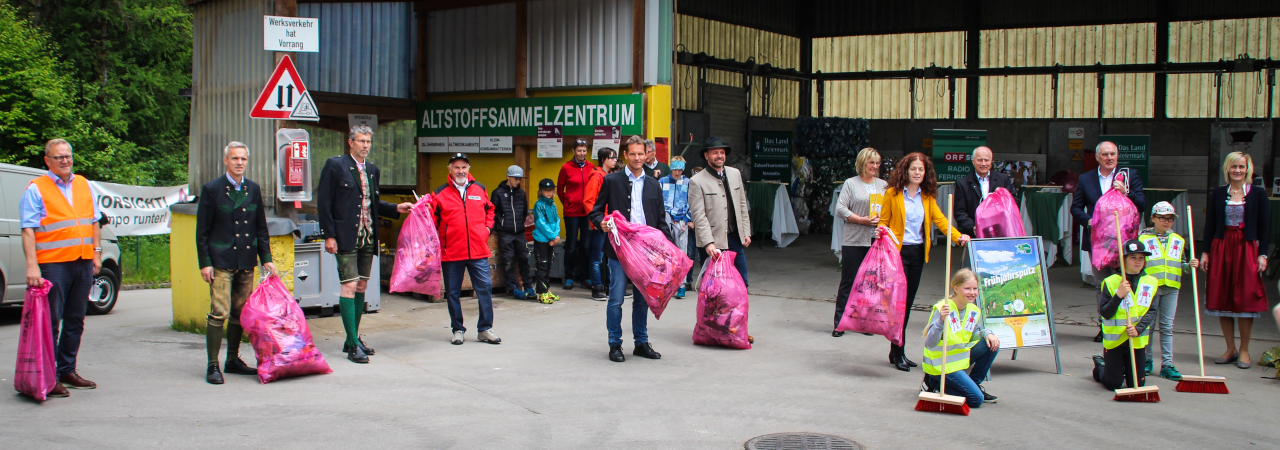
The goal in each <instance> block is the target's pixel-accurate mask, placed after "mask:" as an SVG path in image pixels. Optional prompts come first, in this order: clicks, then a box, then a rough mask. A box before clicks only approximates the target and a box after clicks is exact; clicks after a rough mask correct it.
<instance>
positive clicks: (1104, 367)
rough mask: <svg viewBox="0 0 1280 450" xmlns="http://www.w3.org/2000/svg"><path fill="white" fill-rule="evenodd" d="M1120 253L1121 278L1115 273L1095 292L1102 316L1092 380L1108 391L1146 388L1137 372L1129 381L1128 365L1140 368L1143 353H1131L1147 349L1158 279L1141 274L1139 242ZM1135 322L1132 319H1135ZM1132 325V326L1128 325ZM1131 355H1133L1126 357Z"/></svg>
mask: <svg viewBox="0 0 1280 450" xmlns="http://www.w3.org/2000/svg"><path fill="white" fill-rule="evenodd" d="M1122 247H1123V250H1124V276H1123V277H1122V276H1121V275H1120V274H1115V275H1112V276H1109V277H1107V278H1106V279H1105V280H1103V281H1102V286H1101V288H1100V289H1099V291H1098V315H1099V316H1101V317H1102V347H1103V351H1102V352H1103V353H1102V354H1101V355H1093V379H1094V381H1097V382H1099V383H1102V385H1103V386H1106V388H1107V389H1109V390H1116V389H1119V388H1120V387H1121V386H1122V385H1124V384H1128V385H1129V387H1131V388H1133V387H1139V386H1144V385H1146V380H1147V377H1146V375H1145V374H1143V373H1142V372H1141V371H1139V372H1138V379H1137V380H1134V379H1133V378H1132V375H1131V374H1132V373H1133V370H1132V369H1131V368H1130V366H1129V363H1130V361H1132V362H1133V363H1134V364H1138V365H1141V364H1143V361H1144V360H1146V353H1145V352H1141V351H1139V352H1134V351H1133V350H1131V349H1130V346H1132V347H1133V348H1135V349H1139V350H1141V349H1142V348H1144V347H1146V346H1147V339H1148V338H1149V337H1150V334H1151V324H1152V323H1154V322H1155V319H1156V311H1155V310H1154V309H1151V303H1152V301H1153V300H1154V299H1155V296H1156V289H1157V288H1158V287H1159V283H1160V282H1159V280H1156V278H1155V277H1152V276H1150V275H1147V274H1144V273H1143V267H1144V266H1145V265H1146V263H1147V257H1148V256H1151V253H1149V252H1147V247H1146V245H1145V244H1143V243H1142V241H1139V240H1137V239H1130V240H1128V241H1126V242H1125V243H1124V245H1123V246H1122ZM1138 318H1141V319H1139V320H1134V319H1138ZM1130 322H1132V323H1130ZM1130 355H1133V356H1130Z"/></svg>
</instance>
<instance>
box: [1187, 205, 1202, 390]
mask: <svg viewBox="0 0 1280 450" xmlns="http://www.w3.org/2000/svg"><path fill="white" fill-rule="evenodd" d="M1192 222H1193V221H1192V220H1191V205H1187V236H1190V238H1189V239H1188V240H1187V242H1189V243H1190V244H1191V257H1192V258H1195V257H1196V228H1195V225H1194V224H1192ZM1191 306H1194V307H1195V308H1196V350H1197V351H1198V352H1199V354H1200V376H1202V377H1203V376H1204V336H1203V335H1201V334H1200V284H1198V283H1197V282H1196V268H1194V267H1192V268H1191Z"/></svg>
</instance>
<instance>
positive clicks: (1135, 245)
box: [1124, 239, 1151, 256]
mask: <svg viewBox="0 0 1280 450" xmlns="http://www.w3.org/2000/svg"><path fill="white" fill-rule="evenodd" d="M1129 255H1146V256H1151V252H1149V251H1147V244H1143V243H1142V241H1139V240H1137V239H1130V240H1127V241H1125V242H1124V256H1129Z"/></svg>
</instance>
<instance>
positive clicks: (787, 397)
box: [0, 235, 1280, 449]
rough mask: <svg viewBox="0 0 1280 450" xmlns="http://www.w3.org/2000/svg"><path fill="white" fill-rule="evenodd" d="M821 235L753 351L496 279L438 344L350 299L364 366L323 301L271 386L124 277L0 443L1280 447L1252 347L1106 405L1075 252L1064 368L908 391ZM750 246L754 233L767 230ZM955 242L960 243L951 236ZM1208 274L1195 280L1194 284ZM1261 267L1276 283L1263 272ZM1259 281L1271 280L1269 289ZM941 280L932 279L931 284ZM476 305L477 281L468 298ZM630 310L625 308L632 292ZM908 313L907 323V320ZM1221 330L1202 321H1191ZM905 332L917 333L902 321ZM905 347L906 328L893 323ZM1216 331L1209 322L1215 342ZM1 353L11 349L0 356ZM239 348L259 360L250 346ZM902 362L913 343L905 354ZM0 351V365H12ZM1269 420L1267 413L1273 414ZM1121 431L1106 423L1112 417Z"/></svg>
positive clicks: (1, 374) (763, 278) (1187, 346)
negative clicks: (210, 369)
mask: <svg viewBox="0 0 1280 450" xmlns="http://www.w3.org/2000/svg"><path fill="white" fill-rule="evenodd" d="M829 239H830V238H829V236H828V235H812V236H804V237H801V238H800V239H799V240H797V241H796V243H794V244H792V246H790V247H788V248H785V249H779V248H774V247H772V246H771V245H772V242H760V243H757V245H754V246H752V247H751V248H750V249H748V252H747V253H748V261H749V265H750V272H749V276H750V278H751V279H752V280H753V283H752V284H753V286H752V288H751V291H752V303H751V322H750V331H751V334H752V335H754V336H755V338H756V345H755V348H753V349H751V350H728V349H722V348H709V347H699V346H695V345H693V344H692V342H691V339H690V335H691V331H692V328H693V323H694V317H693V316H694V309H695V305H696V303H695V302H696V300H695V297H694V296H690V297H689V298H686V299H684V300H672V302H671V304H670V305H669V307H668V308H667V311H666V312H665V313H664V315H663V318H662V319H661V320H654V319H653V318H652V316H650V318H649V336H650V340H651V342H652V343H653V345H654V347H655V349H657V350H658V351H659V352H662V354H663V358H662V359H661V360H656V361H655V360H648V359H642V358H639V357H634V356H632V355H631V353H630V352H631V348H632V344H631V342H630V323H629V319H626V320H624V325H623V328H624V330H625V332H624V340H625V341H626V344H625V346H624V347H625V349H626V350H627V356H628V359H627V361H626V362H624V363H621V364H619V363H613V362H610V361H608V359H607V358H606V350H607V348H606V340H605V327H604V324H603V322H604V315H605V314H604V309H605V303H604V302H596V301H592V300H590V299H588V298H587V297H588V295H587V294H588V292H584V291H583V290H581V289H575V290H572V291H567V292H565V291H560V290H557V292H558V293H560V295H561V296H562V297H563V299H562V300H561V301H560V302H557V303H555V304H552V305H542V304H538V303H534V302H528V301H518V300H514V299H511V298H510V297H508V296H505V295H499V296H497V297H496V301H495V316H496V321H495V326H494V331H495V332H497V333H498V334H499V335H500V336H501V337H502V338H503V343H502V344H501V345H488V344H484V343H479V342H476V341H475V331H474V329H472V331H470V332H468V333H467V338H468V341H467V342H466V344H464V345H461V346H454V345H450V344H449V343H448V338H449V325H448V323H449V321H448V313H447V311H446V309H445V305H444V304H440V303H426V302H423V301H418V300H413V299H410V298H407V297H402V296H398V295H386V296H384V297H383V298H384V305H383V310H382V311H381V312H379V313H377V314H371V315H368V316H365V318H364V330H363V332H364V334H365V340H366V341H367V342H368V343H369V344H370V345H371V346H373V347H375V348H376V349H377V350H378V354H377V355H375V356H373V357H372V363H370V364H368V365H357V364H353V363H351V362H349V361H347V360H346V359H345V355H344V354H342V353H341V352H340V349H341V343H342V331H341V330H342V325H341V320H340V318H339V317H337V316H335V317H329V318H312V319H310V320H309V323H310V325H311V329H312V333H313V335H314V337H315V340H316V343H317V345H318V346H319V347H320V349H321V350H322V351H323V352H324V354H325V356H326V357H327V358H328V361H329V364H330V365H331V366H332V368H333V371H334V372H333V373H332V374H328V375H318V376H308V377H300V378H292V379H286V380H281V381H277V382H273V383H270V384H267V385H260V384H258V382H257V380H256V378H253V377H247V376H241V375H227V383H226V384H225V385H222V386H213V385H209V384H206V383H205V382H204V367H205V359H206V357H205V350H204V337H203V336H199V335H192V334H187V333H180V332H176V331H172V330H170V329H169V328H168V326H169V320H170V317H171V308H170V304H169V302H170V300H169V291H168V290H148V291H126V292H124V293H122V294H121V297H120V303H119V305H118V306H117V307H116V309H115V311H113V312H112V313H111V314H109V315H106V316H96V317H90V318H89V319H88V321H87V325H86V329H87V330H86V332H85V339H84V343H83V345H82V347H81V352H80V365H79V371H80V373H81V374H82V375H84V376H85V377H86V378H89V379H92V380H94V381H96V382H97V383H98V384H99V386H100V387H99V388H98V389H96V390H89V391H72V392H71V397H70V398H63V399H50V400H48V401H46V402H44V403H43V404H40V403H37V402H35V401H32V400H30V399H29V398H27V397H24V396H21V395H19V394H16V393H12V394H11V395H10V398H8V399H4V400H3V401H0V442H3V446H4V447H10V448H72V447H75V448H219V449H225V448H240V447H256V448H300V447H305V448H345V449H350V448H403V447H414V448H469V449H470V448H484V449H506V448H519V449H523V448H592V449H598V448H608V449H615V448H619V449H633V448H634V449H655V448H663V449H665V448H670V449H686V448H707V449H732V448H742V445H743V442H745V441H746V440H748V439H750V438H752V437H754V436H759V435H763V434H768V433H776V432H803V431H808V432H818V433H826V434H833V435H838V436H843V437H846V438H849V439H853V440H855V441H857V442H859V443H861V444H863V445H865V446H866V447H867V448H912V447H922V446H926V445H933V446H936V445H940V444H941V445H945V446H946V447H947V448H979V447H988V448H1026V447H1032V446H1036V447H1044V448H1073V447H1074V448H1080V447H1086V446H1087V447H1097V446H1100V445H1103V444H1101V443H1104V442H1115V440H1116V439H1117V436H1127V437H1124V438H1123V440H1124V441H1125V442H1131V443H1133V445H1140V446H1143V447H1155V448H1242V447H1243V448H1280V442H1277V440H1276V435H1275V433H1274V430H1275V411H1276V410H1275V405H1276V404H1277V401H1280V382H1278V381H1275V380H1271V379H1264V378H1261V376H1263V375H1268V376H1269V375H1271V374H1272V373H1273V372H1270V371H1268V372H1265V373H1264V372H1263V370H1262V369H1260V368H1258V367H1257V366H1255V368H1254V369H1251V370H1247V371H1246V370H1239V369H1236V368H1235V367H1234V366H1218V365H1213V364H1209V365H1208V366H1207V369H1208V373H1209V374H1210V375H1220V376H1226V377H1228V383H1227V384H1228V386H1229V387H1230V389H1231V394H1229V395H1211V394H1184V393H1178V392H1175V390H1174V386H1175V384H1176V383H1174V382H1171V381H1168V380H1164V379H1161V378H1156V377H1151V378H1149V383H1150V384H1154V385H1156V386H1159V387H1160V394H1161V398H1162V402H1161V403H1158V404H1151V403H1121V402H1115V401H1112V397H1113V394H1112V393H1111V392H1110V391H1107V390H1105V389H1103V388H1102V387H1101V386H1100V385H1098V384H1097V383H1095V382H1094V381H1093V380H1092V379H1091V378H1090V376H1089V370H1090V369H1091V367H1092V363H1091V361H1090V355H1092V354H1093V353H1096V352H1099V351H1100V348H1101V345H1100V344H1095V343H1094V342H1093V341H1092V340H1091V338H1092V337H1093V334H1094V333H1095V330H1096V328H1094V327H1092V326H1082V325H1071V323H1092V319H1094V317H1093V315H1095V314H1094V313H1092V311H1093V310H1094V306H1093V301H1094V300H1093V290H1092V288H1084V287H1082V283H1081V281H1080V278H1079V275H1078V271H1077V268H1076V267H1075V266H1065V267H1064V266H1062V265H1057V266H1055V267H1054V268H1052V269H1050V271H1049V273H1050V278H1051V280H1052V292H1051V293H1052V296H1053V301H1054V306H1055V312H1056V313H1057V316H1058V321H1059V325H1058V326H1057V333H1058V342H1059V344H1060V354H1061V361H1062V369H1063V374H1062V375H1058V374H1055V373H1054V358H1053V354H1054V353H1053V350H1052V349H1027V350H1023V351H1021V352H1019V355H1018V359H1017V360H1016V361H1011V360H1010V358H1009V356H1010V355H1009V353H1010V352H1008V351H1003V352H1001V354H1000V356H999V360H998V361H997V362H996V364H995V366H994V368H993V369H992V379H991V381H989V382H988V384H987V386H988V389H989V391H990V392H991V393H993V394H995V395H998V396H999V397H1000V401H999V403H996V404H987V405H984V406H983V407H982V408H978V409H975V410H973V411H972V414H971V415H970V416H969V417H962V416H954V415H946V414H936V413H922V412H916V411H914V410H913V407H914V405H915V402H916V395H917V393H918V386H919V381H920V376H921V372H920V370H919V369H915V370H913V371H912V372H910V373H903V372H899V371H897V370H895V369H894V368H893V367H891V366H890V365H889V364H888V363H887V359H886V355H887V350H888V344H887V342H886V341H885V340H884V338H882V337H879V336H872V337H868V336H862V335H860V334H856V333H852V334H848V335H845V336H844V337H841V338H832V337H831V336H830V331H831V328H830V325H831V318H832V313H833V305H832V303H831V299H832V298H833V297H834V296H835V289H836V284H837V283H838V280H839V274H838V272H837V263H836V259H835V258H834V256H832V254H831V252H830V251H829V250H828V244H829ZM762 244H763V245H762ZM934 256H935V257H936V259H935V260H934V262H931V263H930V264H929V265H927V266H926V269H925V275H924V281H923V282H922V285H923V286H924V288H923V289H922V291H921V294H920V296H919V298H920V303H926V302H927V300H925V299H927V298H934V297H935V296H936V295H938V294H940V293H941V291H942V279H943V268H942V266H943V264H942V261H941V259H942V256H941V249H935V250H934ZM956 257H957V258H958V257H959V255H956ZM1201 282H1202V283H1203V280H1202V281H1201ZM1271 284H1274V283H1271ZM1268 288H1269V289H1270V290H1271V291H1272V292H1271V293H1272V297H1271V298H1273V299H1274V298H1276V297H1275V292H1274V286H1269V287H1268ZM935 291H936V292H937V293H935ZM1189 300H1190V295H1189V294H1184V298H1183V299H1182V300H1181V301H1180V303H1182V306H1183V307H1182V308H1180V310H1179V315H1178V320H1177V324H1176V326H1175V329H1176V330H1178V331H1180V333H1179V334H1176V335H1175V345H1176V355H1175V362H1176V363H1177V365H1178V367H1179V368H1180V369H1181V370H1182V371H1183V373H1186V374H1190V373H1193V372H1195V371H1197V370H1198V369H1197V368H1196V363H1195V358H1196V356H1195V338H1194V335H1192V334H1186V333H1181V332H1182V331H1186V330H1191V329H1193V328H1194V321H1193V319H1192V318H1191V312H1192V310H1191V308H1190V307H1189V306H1187V305H1189V304H1190V302H1189ZM463 305H464V310H465V313H466V315H467V320H466V322H467V325H468V326H469V327H473V326H474V324H475V311H476V302H475V300H467V301H464V302H463ZM624 308H628V311H627V314H624V317H630V314H629V308H630V306H629V305H626V306H624ZM18 316H19V314H18V311H17V310H16V309H13V308H8V309H3V310H0V349H8V350H0V351H8V352H14V351H15V348H16V346H17V338H18V331H19V327H18V325H17V323H18ZM925 320H926V317H925V315H924V314H913V315H912V320H911V324H910V328H909V330H915V332H916V333H918V330H920V329H921V327H923V324H924V321H925ZM1257 322H1258V326H1257V329H1256V332H1255V334H1256V335H1257V337H1258V338H1259V339H1258V341H1256V342H1255V343H1254V344H1253V345H1252V351H1253V354H1254V358H1255V360H1256V359H1257V358H1258V355H1259V354H1260V353H1261V352H1262V351H1264V350H1266V349H1267V348H1270V347H1273V346H1276V345H1280V333H1277V331H1276V326H1275V324H1274V323H1273V321H1272V320H1271V319H1269V318H1263V319H1260V320H1258V321H1257ZM1205 325H1206V331H1207V332H1209V333H1217V332H1218V331H1219V329H1218V325H1217V321H1216V320H1213V321H1211V322H1210V321H1209V320H1206V324H1205ZM909 333H911V331H909ZM908 345H909V348H911V350H910V352H911V353H910V355H913V356H916V357H917V358H918V355H919V340H918V339H914V340H913V339H910V338H909V340H908ZM1223 348H1224V343H1223V340H1222V338H1221V337H1216V336H1215V337H1206V339H1205V352H1206V354H1207V355H1208V356H1209V358H1210V359H1212V358H1213V357H1216V356H1217V355H1218V354H1219V353H1221V352H1222V351H1223ZM10 354H12V353H10ZM241 355H242V356H243V357H244V358H245V359H247V360H249V361H250V362H252V361H253V356H252V350H251V349H250V347H249V346H248V345H247V344H246V345H243V346H242V348H241ZM917 360H918V359H917ZM13 361H14V360H13V358H0V383H7V382H8V379H9V377H11V376H12V375H11V374H12V373H13V366H12V364H13ZM1267 430H1272V431H1267ZM1117 433H1121V434H1119V435H1118V434H1117Z"/></svg>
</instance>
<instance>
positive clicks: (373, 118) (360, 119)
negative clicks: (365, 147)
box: [347, 114, 378, 133]
mask: <svg viewBox="0 0 1280 450" xmlns="http://www.w3.org/2000/svg"><path fill="white" fill-rule="evenodd" d="M356 125H364V126H367V127H369V129H371V130H373V132H374V133H377V132H378V115H377V114H347V128H355V127H356Z"/></svg>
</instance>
